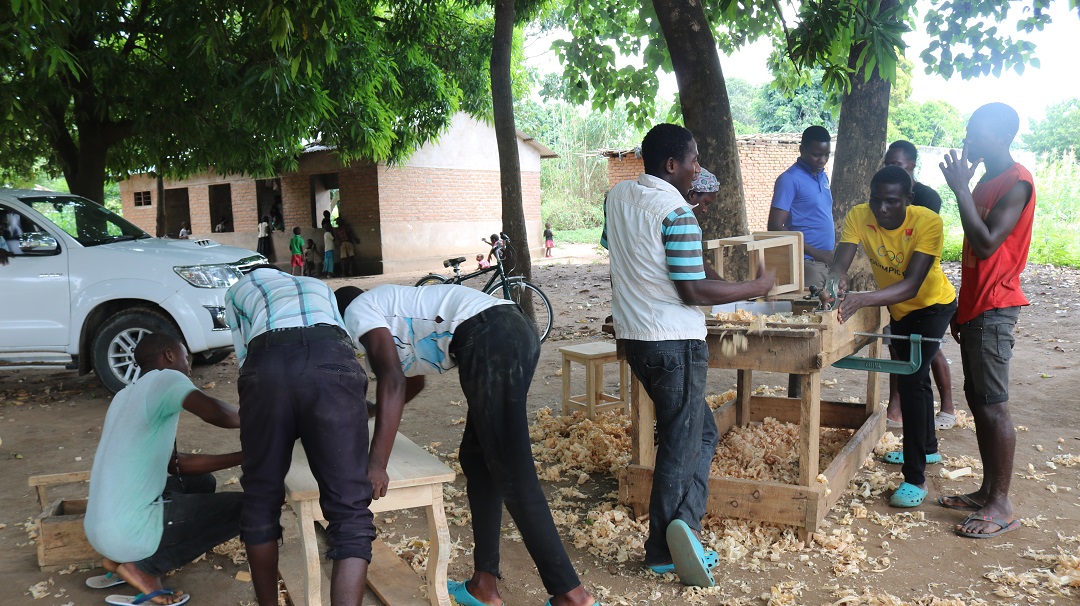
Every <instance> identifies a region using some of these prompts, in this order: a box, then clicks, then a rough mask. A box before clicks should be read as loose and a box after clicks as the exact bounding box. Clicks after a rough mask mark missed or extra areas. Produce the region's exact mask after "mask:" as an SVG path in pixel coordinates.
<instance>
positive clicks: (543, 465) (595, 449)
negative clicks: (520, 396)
mask: <svg viewBox="0 0 1080 606" xmlns="http://www.w3.org/2000/svg"><path fill="white" fill-rule="evenodd" d="M529 436H530V437H531V438H532V451H533V457H534V458H535V459H536V461H537V467H538V469H537V472H538V474H539V475H540V479H542V480H548V481H557V480H559V479H561V478H562V477H563V474H566V475H568V476H572V477H574V478H575V479H576V480H578V481H580V479H581V474H582V473H584V474H589V473H605V474H609V475H614V474H615V472H616V470H618V469H622V468H623V467H626V466H627V464H629V462H630V418H629V417H628V416H626V415H623V414H619V413H617V412H612V411H609V412H605V413H600V414H598V415H596V416H595V417H594V418H593V419H586V418H585V415H584V413H582V412H580V411H576V412H574V413H573V414H572V415H557V414H555V413H553V412H552V411H551V409H550V408H542V409H540V410H539V411H538V412H537V413H536V420H535V422H534V423H533V425H532V427H531V428H530V429H529ZM585 481H588V477H587V476H586V480H585Z"/></svg>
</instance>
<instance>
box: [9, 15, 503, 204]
mask: <svg viewBox="0 0 1080 606" xmlns="http://www.w3.org/2000/svg"><path fill="white" fill-rule="evenodd" d="M492 27H493V26H492V18H491V10H490V8H485V7H470V6H464V5H462V4H459V3H453V2H423V1H422V0H396V1H391V0H385V1H382V2H367V1H363V0H270V1H260V2H256V1H254V0H200V1H197V2H171V1H155V0H138V1H135V2H121V1H118V0H84V1H81V2H70V1H68V0H22V1H21V2H20V1H16V2H11V3H4V4H3V5H0V33H2V34H3V36H0V39H2V41H0V82H2V86H0V110H2V111H3V114H2V115H3V116H4V117H5V119H4V120H2V121H0V166H2V167H3V169H4V170H6V171H7V173H8V174H11V173H20V172H21V173H23V174H26V173H29V172H31V171H34V170H37V169H40V170H43V171H44V172H47V173H49V174H63V175H64V176H65V177H66V179H67V182H68V185H69V187H70V189H71V191H72V192H74V193H79V194H82V195H86V196H87V197H90V198H91V199H95V200H98V201H100V200H101V192H102V187H103V183H104V181H105V178H106V176H107V175H108V176H112V177H120V176H123V175H126V174H128V173H130V172H134V171H143V170H151V171H154V172H157V173H159V174H165V175H170V176H181V175H184V174H189V173H191V172H195V171H199V170H203V169H205V168H206V167H208V166H211V165H212V166H214V167H215V168H216V169H218V170H219V171H222V172H247V173H250V174H256V175H258V174H268V173H271V172H273V171H276V170H279V169H281V168H283V167H287V166H289V165H290V164H292V163H295V157H296V152H297V151H299V150H300V149H301V147H302V146H303V145H304V143H306V142H316V141H317V142H320V143H323V144H327V145H333V146H336V148H337V150H338V152H339V153H340V154H341V155H342V156H343V157H344V158H346V159H353V158H358V157H363V158H368V159H371V160H376V161H394V160H398V159H400V158H403V157H405V156H406V155H408V154H409V153H410V152H411V151H412V150H414V149H415V148H416V147H417V145H419V144H420V143H422V142H424V141H426V140H428V139H429V138H431V137H432V136H434V135H436V134H437V133H439V132H440V131H441V130H442V129H444V128H445V127H446V126H447V125H448V124H449V121H450V119H451V117H452V116H453V114H454V113H455V112H457V111H459V110H465V111H468V112H470V113H472V114H474V115H483V116H487V115H490V107H491V98H490V95H489V80H488V72H487V62H488V60H489V56H488V53H489V52H490V48H491V47H490V44H491V36H492V31H493V30H492Z"/></svg>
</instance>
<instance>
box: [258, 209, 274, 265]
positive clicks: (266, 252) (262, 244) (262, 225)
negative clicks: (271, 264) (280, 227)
mask: <svg viewBox="0 0 1080 606" xmlns="http://www.w3.org/2000/svg"><path fill="white" fill-rule="evenodd" d="M258 229H259V243H258V245H257V246H256V248H255V250H256V252H258V253H259V254H260V255H262V256H264V257H266V258H268V259H269V258H270V233H271V232H272V231H273V228H271V227H270V216H269V215H263V218H262V221H261V222H259V227H258Z"/></svg>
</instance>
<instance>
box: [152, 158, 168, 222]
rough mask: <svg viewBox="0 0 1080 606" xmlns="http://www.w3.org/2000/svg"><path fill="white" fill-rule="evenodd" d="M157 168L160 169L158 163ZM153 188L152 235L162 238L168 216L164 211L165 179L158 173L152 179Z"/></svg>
mask: <svg viewBox="0 0 1080 606" xmlns="http://www.w3.org/2000/svg"><path fill="white" fill-rule="evenodd" d="M158 170H159V171H160V170H161V166H160V165H159V166H158ZM154 190H155V191H154V200H155V201H154V204H157V212H156V221H155V222H154V223H155V233H154V235H155V236H157V237H159V238H163V237H165V230H167V229H168V227H167V226H168V224H169V218H168V216H166V213H165V179H164V178H163V177H162V176H161V174H160V173H158V176H157V179H155V180H154Z"/></svg>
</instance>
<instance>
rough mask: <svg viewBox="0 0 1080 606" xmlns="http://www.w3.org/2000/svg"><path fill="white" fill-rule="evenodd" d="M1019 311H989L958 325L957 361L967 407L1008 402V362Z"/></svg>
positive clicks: (1017, 309) (1016, 308)
mask: <svg viewBox="0 0 1080 606" xmlns="http://www.w3.org/2000/svg"><path fill="white" fill-rule="evenodd" d="M1019 317H1020V308H1019V307H1002V308H1000V309H990V310H987V311H984V312H983V313H981V314H979V315H978V316H975V317H974V318H972V319H971V321H969V322H967V323H966V324H961V325H960V359H961V360H962V361H963V365H964V395H966V396H967V401H968V404H969V405H971V406H974V405H976V404H1000V403H1002V402H1008V401H1009V360H1010V359H1012V350H1013V344H1014V343H1015V341H1016V338H1015V337H1013V330H1014V329H1015V328H1016V320H1017V318H1019Z"/></svg>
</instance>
